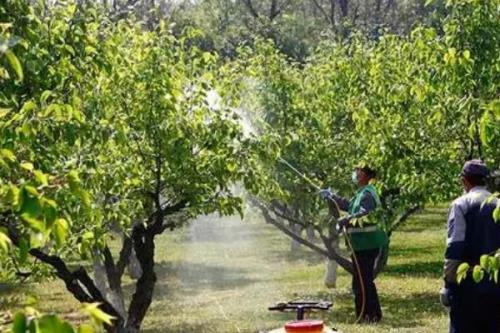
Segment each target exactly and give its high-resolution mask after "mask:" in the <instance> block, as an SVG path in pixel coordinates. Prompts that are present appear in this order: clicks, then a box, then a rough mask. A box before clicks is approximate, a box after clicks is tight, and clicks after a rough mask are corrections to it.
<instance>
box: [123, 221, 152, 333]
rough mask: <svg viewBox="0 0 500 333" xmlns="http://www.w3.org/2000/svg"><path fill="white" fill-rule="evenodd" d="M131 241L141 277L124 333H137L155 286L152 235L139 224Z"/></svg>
mask: <svg viewBox="0 0 500 333" xmlns="http://www.w3.org/2000/svg"><path fill="white" fill-rule="evenodd" d="M132 239H133V241H134V250H135V252H136V254H137V259H138V260H139V263H140V265H141V270H142V275H141V277H140V278H139V279H138V280H137V283H136V287H135V292H134V294H133V295H132V301H131V302H130V306H129V310H128V318H127V324H126V331H125V332H126V333H136V332H139V329H140V328H141V324H142V321H143V320H144V317H145V316H146V312H147V311H148V309H149V306H150V305H151V302H152V300H153V292H154V287H155V284H156V273H155V270H154V266H155V263H154V253H155V243H154V234H153V233H151V232H149V230H148V229H146V227H145V226H144V225H142V224H141V225H137V226H135V227H134V230H133V232H132Z"/></svg>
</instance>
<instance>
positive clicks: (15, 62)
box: [5, 50, 24, 81]
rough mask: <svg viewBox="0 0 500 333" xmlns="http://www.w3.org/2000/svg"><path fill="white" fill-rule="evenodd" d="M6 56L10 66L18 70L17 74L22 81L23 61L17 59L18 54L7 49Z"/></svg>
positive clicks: (15, 70)
mask: <svg viewBox="0 0 500 333" xmlns="http://www.w3.org/2000/svg"><path fill="white" fill-rule="evenodd" d="M5 56H6V57H7V61H8V62H9V64H10V66H11V67H12V69H13V70H14V72H16V75H17V77H18V79H19V81H22V80H23V78H24V74H23V67H22V66H21V63H20V62H19V59H17V57H16V55H15V54H14V52H12V51H10V50H9V51H7V52H5Z"/></svg>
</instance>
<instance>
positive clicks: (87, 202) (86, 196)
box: [75, 189, 92, 207]
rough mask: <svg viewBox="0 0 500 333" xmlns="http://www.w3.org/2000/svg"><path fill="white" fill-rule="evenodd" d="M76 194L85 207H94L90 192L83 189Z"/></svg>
mask: <svg viewBox="0 0 500 333" xmlns="http://www.w3.org/2000/svg"><path fill="white" fill-rule="evenodd" d="M75 194H76V195H78V197H79V198H80V200H81V201H82V203H83V204H84V206H85V207H90V206H91V205H92V198H91V197H90V193H89V192H87V191H85V190H83V189H78V191H77V193H75Z"/></svg>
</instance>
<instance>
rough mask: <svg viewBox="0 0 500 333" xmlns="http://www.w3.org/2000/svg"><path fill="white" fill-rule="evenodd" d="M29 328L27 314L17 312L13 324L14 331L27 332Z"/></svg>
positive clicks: (16, 332) (15, 332)
mask: <svg viewBox="0 0 500 333" xmlns="http://www.w3.org/2000/svg"><path fill="white" fill-rule="evenodd" d="M27 328H28V327H27V324H26V316H25V315H24V314H23V313H21V312H18V313H16V315H15V316H14V321H13V324H12V333H26V329H27Z"/></svg>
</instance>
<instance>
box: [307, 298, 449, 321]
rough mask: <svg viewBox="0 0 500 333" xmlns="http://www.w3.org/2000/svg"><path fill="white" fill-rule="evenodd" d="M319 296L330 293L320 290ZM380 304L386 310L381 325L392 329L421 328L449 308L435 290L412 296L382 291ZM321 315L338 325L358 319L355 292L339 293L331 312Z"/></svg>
mask: <svg viewBox="0 0 500 333" xmlns="http://www.w3.org/2000/svg"><path fill="white" fill-rule="evenodd" d="M314 297H316V298H317V299H329V298H331V297H332V296H331V294H329V293H319V294H317V295H315V296H314ZM380 304H381V306H382V311H383V320H382V322H381V325H383V326H387V327H388V328H389V329H391V328H393V329H398V328H409V327H418V326H423V325H425V320H428V319H429V317H441V316H443V315H445V314H446V311H445V310H444V308H443V307H442V306H441V304H440V303H439V295H438V292H437V291H436V292H435V293H427V292H425V293H413V294H410V295H399V294H381V295H380ZM320 317H321V318H323V319H324V320H327V321H328V322H329V323H332V326H335V324H353V322H354V320H355V319H356V318H355V312H354V296H353V295H352V293H348V292H343V293H336V294H335V296H334V305H333V308H332V310H331V311H329V312H327V313H325V314H323V315H320Z"/></svg>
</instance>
